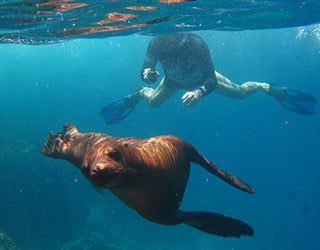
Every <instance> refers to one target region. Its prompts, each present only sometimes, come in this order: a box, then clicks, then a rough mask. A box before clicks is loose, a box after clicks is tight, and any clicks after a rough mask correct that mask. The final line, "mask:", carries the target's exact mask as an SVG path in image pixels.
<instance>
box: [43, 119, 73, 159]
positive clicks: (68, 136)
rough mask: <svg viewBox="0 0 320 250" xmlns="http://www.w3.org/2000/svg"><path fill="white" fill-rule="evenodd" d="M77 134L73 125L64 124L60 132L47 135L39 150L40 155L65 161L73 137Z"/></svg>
mask: <svg viewBox="0 0 320 250" xmlns="http://www.w3.org/2000/svg"><path fill="white" fill-rule="evenodd" d="M77 133H79V131H78V129H77V128H76V127H75V126H74V125H72V124H70V123H65V124H64V125H63V130H62V131H61V132H58V133H55V134H52V133H49V135H48V136H47V139H46V142H45V144H44V146H43V147H42V148H41V149H40V151H41V153H42V154H44V155H46V156H49V157H52V158H58V159H65V158H66V156H67V154H68V152H69V151H70V148H71V146H72V141H73V136H74V135H75V134H77Z"/></svg>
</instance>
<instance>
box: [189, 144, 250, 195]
mask: <svg viewBox="0 0 320 250" xmlns="http://www.w3.org/2000/svg"><path fill="white" fill-rule="evenodd" d="M191 150H192V151H191V152H192V153H189V155H190V156H191V157H192V158H191V159H190V160H191V161H192V162H195V163H197V164H199V165H200V166H202V167H203V168H205V169H206V170H207V171H208V172H210V173H212V174H214V175H215V176H217V177H219V178H220V179H222V180H224V181H225V182H227V183H229V184H230V185H232V186H234V187H236V188H239V189H241V190H242V191H245V192H248V193H255V189H254V188H252V187H250V186H249V185H248V184H247V183H246V182H245V181H243V180H241V179H240V178H238V177H236V176H234V175H232V174H229V173H228V172H226V171H224V170H222V169H221V168H219V167H218V166H217V165H215V164H214V163H213V162H211V161H209V160H208V159H206V158H205V157H204V156H202V155H201V154H200V152H199V151H198V150H197V149H195V148H194V147H193V146H191Z"/></svg>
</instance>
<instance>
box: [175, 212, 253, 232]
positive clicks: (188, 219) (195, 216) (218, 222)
mask: <svg viewBox="0 0 320 250" xmlns="http://www.w3.org/2000/svg"><path fill="white" fill-rule="evenodd" d="M177 217H178V218H179V219H181V220H182V222H183V223H186V224H188V225H189V226H192V227H194V228H197V229H199V230H201V231H203V232H206V233H209V234H214V235H219V236H223V237H238V238H239V237H240V236H241V235H250V236H252V235H253V234H254V231H253V229H252V228H251V227H250V226H249V225H248V224H246V223H244V222H242V221H240V220H237V219H234V218H231V217H229V216H226V215H222V214H216V213H209V212H179V213H178V216H177Z"/></svg>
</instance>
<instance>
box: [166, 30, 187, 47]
mask: <svg viewBox="0 0 320 250" xmlns="http://www.w3.org/2000/svg"><path fill="white" fill-rule="evenodd" d="M187 38H188V33H186V32H177V33H173V34H169V35H165V36H163V41H164V46H165V48H166V49H167V51H173V50H176V49H180V48H182V47H183V46H184V45H185V44H186V41H187Z"/></svg>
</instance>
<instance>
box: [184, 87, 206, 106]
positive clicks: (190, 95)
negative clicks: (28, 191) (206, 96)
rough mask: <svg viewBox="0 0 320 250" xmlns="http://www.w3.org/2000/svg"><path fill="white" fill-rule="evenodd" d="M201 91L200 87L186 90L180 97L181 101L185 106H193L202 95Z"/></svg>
mask: <svg viewBox="0 0 320 250" xmlns="http://www.w3.org/2000/svg"><path fill="white" fill-rule="evenodd" d="M202 95H203V93H202V91H201V90H200V89H197V90H194V91H189V92H186V93H185V94H184V95H183V96H182V97H181V100H182V103H183V105H184V106H186V107H193V106H195V105H196V104H197V103H198V102H199V100H200V98H201V97H202Z"/></svg>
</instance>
